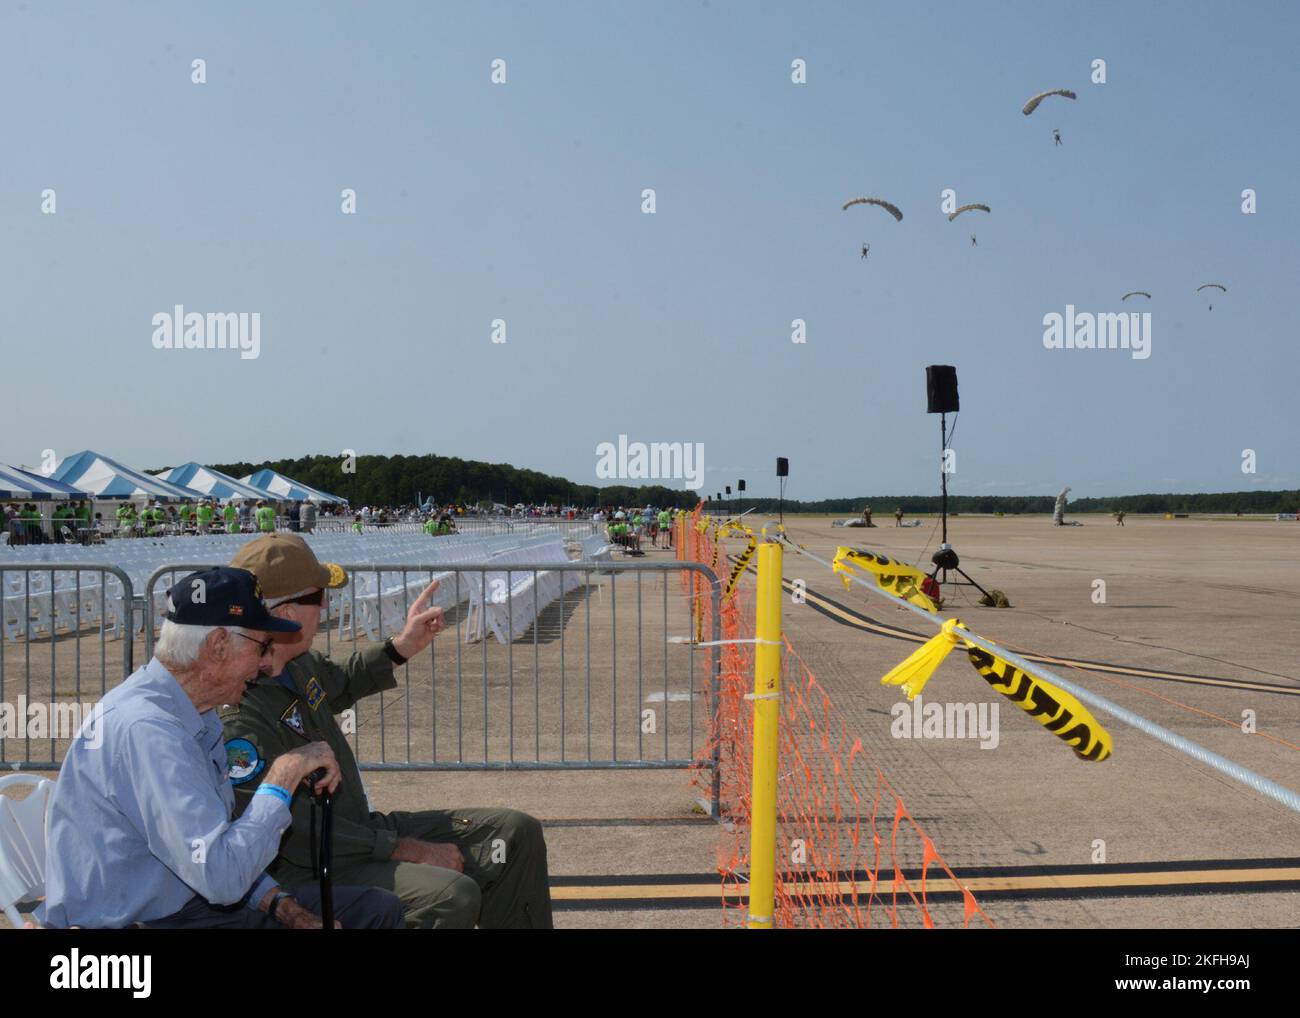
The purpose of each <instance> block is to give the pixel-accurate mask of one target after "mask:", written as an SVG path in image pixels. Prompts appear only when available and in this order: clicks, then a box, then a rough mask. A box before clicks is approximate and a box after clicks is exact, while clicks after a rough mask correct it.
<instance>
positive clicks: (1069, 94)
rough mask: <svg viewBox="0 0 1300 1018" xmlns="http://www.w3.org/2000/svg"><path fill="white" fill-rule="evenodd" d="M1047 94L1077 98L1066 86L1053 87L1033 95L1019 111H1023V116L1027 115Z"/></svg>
mask: <svg viewBox="0 0 1300 1018" xmlns="http://www.w3.org/2000/svg"><path fill="white" fill-rule="evenodd" d="M1049 95H1059V96H1062V97H1064V98H1066V99H1077V98H1079V97H1078V96H1077V95H1075V94H1074V93H1073V92H1071V91H1070V90H1069V89H1068V88H1054V89H1052V90H1051V91H1050V92H1039V93H1038V95H1036V96H1034V97H1033V98H1032V99H1030V100H1029V102H1027V103H1025V108H1024V109H1023V110H1021V111H1020V112H1021V113H1023V114H1024V115H1025V116H1029V114H1031V113H1033V112H1034V110H1036V109H1038V104H1039V103H1040V102H1042V101H1043V100H1044V99H1046V98H1047V97H1048V96H1049Z"/></svg>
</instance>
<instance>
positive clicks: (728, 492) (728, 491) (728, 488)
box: [726, 484, 731, 495]
mask: <svg viewBox="0 0 1300 1018" xmlns="http://www.w3.org/2000/svg"><path fill="white" fill-rule="evenodd" d="M726 490H727V494H728V495H730V494H731V485H730V484H728V485H727V489H726Z"/></svg>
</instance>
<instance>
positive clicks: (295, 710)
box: [280, 700, 307, 739]
mask: <svg viewBox="0 0 1300 1018" xmlns="http://www.w3.org/2000/svg"><path fill="white" fill-rule="evenodd" d="M280 724H282V725H284V727H285V728H288V729H290V730H292V731H294V732H297V733H298V734H299V735H301V736H302V737H303V738H304V739H305V738H307V729H306V728H305V727H304V726H303V723H302V711H301V710H300V709H299V707H298V701H297V700H294V701H293V703H291V704H289V706H288V708H287V709H286V710H285V712H284V713H283V714H281V715H280Z"/></svg>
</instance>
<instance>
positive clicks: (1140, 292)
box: [1120, 290, 1151, 300]
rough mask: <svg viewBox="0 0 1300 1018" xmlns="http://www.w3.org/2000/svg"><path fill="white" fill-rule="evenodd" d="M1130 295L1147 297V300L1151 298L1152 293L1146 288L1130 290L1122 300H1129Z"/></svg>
mask: <svg viewBox="0 0 1300 1018" xmlns="http://www.w3.org/2000/svg"><path fill="white" fill-rule="evenodd" d="M1130 297H1145V298H1146V299H1147V300H1150V299H1151V294H1149V293H1147V292H1146V291H1145V290H1130V291H1129V292H1128V293H1126V294H1124V296H1123V297H1121V298H1120V300H1128V299H1129V298H1130Z"/></svg>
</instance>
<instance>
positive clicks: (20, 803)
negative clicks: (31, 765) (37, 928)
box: [0, 774, 54, 929]
mask: <svg viewBox="0 0 1300 1018" xmlns="http://www.w3.org/2000/svg"><path fill="white" fill-rule="evenodd" d="M20 787H28V788H30V789H31V791H30V792H28V794H27V797H26V798H25V799H15V798H12V797H10V796H6V795H4V794H3V793H4V791H5V789H7V788H20ZM53 794H54V782H53V781H51V780H50V779H49V778H41V777H37V776H36V775H34V774H10V775H7V776H5V777H3V778H0V909H3V911H4V914H5V915H6V916H8V917H9V921H10V922H11V923H13V925H14V927H15V928H17V929H22V928H23V923H24V920H23V917H22V915H21V914H20V913H19V911H18V906H19V905H32V904H35V903H36V902H37V901H39V900H40V899H41V898H42V897H44V895H45V818H46V815H47V813H48V811H49V807H50V797H51V796H53ZM32 921H33V922H34V921H35V920H34V919H33V920H32Z"/></svg>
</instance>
